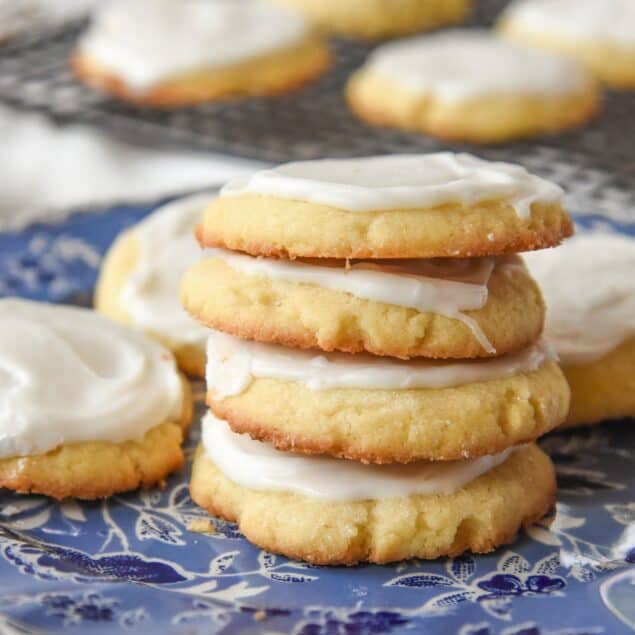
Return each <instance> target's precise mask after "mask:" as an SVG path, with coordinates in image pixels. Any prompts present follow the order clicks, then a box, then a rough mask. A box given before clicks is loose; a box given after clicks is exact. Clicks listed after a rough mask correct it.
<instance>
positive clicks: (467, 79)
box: [359, 29, 592, 104]
mask: <svg viewBox="0 0 635 635" xmlns="http://www.w3.org/2000/svg"><path fill="white" fill-rule="evenodd" d="M359 72H360V73H372V74H373V75H378V76H380V77H382V78H384V79H385V80H386V81H388V82H391V83H393V84H398V85H399V87H400V88H402V89H405V90H407V91H408V93H410V94H412V95H419V96H428V97H430V98H432V99H434V100H436V101H438V102H442V103H448V104H456V103H463V102H469V101H471V100H474V99H479V98H496V97H509V96H532V97H533V96H545V97H553V96H556V97H557V96H566V95H571V94H576V93H580V92H583V91H585V90H587V89H588V86H589V85H590V84H591V83H592V79H591V75H590V74H589V73H587V71H586V70H585V69H584V67H583V66H582V65H580V64H578V63H577V62H575V61H573V60H571V59H569V58H567V57H564V56H562V55H558V54H555V53H549V52H545V51H541V50H539V49H536V48H532V47H530V46H525V45H523V44H516V43H514V42H510V41H507V40H504V39H501V38H498V37H496V36H495V35H492V33H491V32H490V31H485V30H465V29H456V30H450V31H443V32H441V33H438V34H435V35H429V36H423V37H418V38H411V39H407V40H401V41H398V42H391V43H389V44H384V45H383V46H380V47H378V48H376V49H375V50H374V51H373V52H372V53H371V55H370V57H369V59H368V61H367V62H366V63H365V65H364V66H363V67H362V69H361V70H360V71H359Z"/></svg>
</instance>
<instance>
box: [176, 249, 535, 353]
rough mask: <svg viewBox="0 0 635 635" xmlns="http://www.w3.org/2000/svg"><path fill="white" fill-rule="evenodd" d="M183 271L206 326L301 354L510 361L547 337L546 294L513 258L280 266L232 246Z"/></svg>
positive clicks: (192, 308) (186, 292) (186, 297)
mask: <svg viewBox="0 0 635 635" xmlns="http://www.w3.org/2000/svg"><path fill="white" fill-rule="evenodd" d="M206 255H207V256H211V258H210V259H208V260H204V261H201V262H198V263H197V264H195V265H194V266H193V267H192V268H190V269H189V271H188V272H187V273H186V274H185V276H184V278H183V284H182V293H181V295H182V301H183V304H184V306H185V307H186V308H187V310H188V311H189V312H190V313H191V314H192V315H193V316H195V317H196V318H197V319H198V320H200V321H201V322H202V323H204V324H207V325H208V326H211V327H213V328H215V329H219V330H222V331H225V332H228V333H232V334H233V335H238V336H241V337H245V338H248V339H256V340H260V341H266V342H276V343H278V344H284V345H286V346H294V347H299V348H321V349H322V350H325V351H333V350H340V351H346V352H349V353H358V352H361V351H368V352H371V353H375V354H377V355H390V356H393V357H401V358H409V357H416V356H423V357H435V358H448V357H456V358H467V357H487V356H492V355H502V354H504V353H508V352H511V351H517V350H519V349H521V348H524V347H525V346H527V345H529V344H531V343H533V342H534V341H535V340H536V339H537V338H538V336H539V335H540V332H541V331H542V326H543V318H544V304H543V301H542V296H541V295H540V290H539V289H538V287H537V286H536V284H535V283H534V281H533V280H532V279H531V277H530V276H529V274H528V273H527V270H526V269H525V267H524V266H523V265H522V261H521V260H520V259H519V258H517V257H515V256H499V257H492V258H487V257H485V258H471V259H465V260H461V259H456V258H447V259H436V260H401V261H400V260H387V261H369V260H359V261H358V260H351V261H344V260H325V259H321V260H311V261H306V260H278V259H274V258H255V257H253V256H249V255H247V254H242V253H239V252H235V251H228V250H225V249H216V248H210V249H208V250H207V253H206Z"/></svg>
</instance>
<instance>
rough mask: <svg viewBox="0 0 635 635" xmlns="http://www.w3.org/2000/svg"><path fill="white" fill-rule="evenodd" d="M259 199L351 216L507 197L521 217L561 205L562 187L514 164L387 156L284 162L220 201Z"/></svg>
mask: <svg viewBox="0 0 635 635" xmlns="http://www.w3.org/2000/svg"><path fill="white" fill-rule="evenodd" d="M246 193H250V194H260V195H265V196H275V197H278V198H286V199H295V200H300V201H306V202H309V203H315V204H318V205H329V206H331V207H336V208H338V209H341V210H345V211H349V212H375V211H382V210H394V209H415V208H427V207H434V206H437V205H443V204H446V203H461V204H464V205H470V204H473V203H479V202H481V201H485V200H491V199H505V200H507V201H508V202H509V203H510V204H511V205H513V206H514V208H515V209H516V212H517V213H518V215H519V216H521V217H522V218H529V216H530V214H531V204H532V203H534V202H546V203H556V202H559V201H561V199H562V196H563V191H562V189H561V188H560V187H558V186H557V185H555V184H554V183H551V182H549V181H546V180H545V179H541V178H540V177H538V176H534V175H533V174H530V173H529V172H527V170H525V169H524V168H523V167H521V166H520V165H514V164H512V163H502V162H494V161H485V160H484V159H479V158H478V157H475V156H472V155H470V154H463V153H459V154H455V153H452V152H437V153H434V154H392V155H385V156H376V157H363V158H355V159H318V160H315V161H298V162H295V163H285V164H283V165H279V166H278V167H275V168H272V169H268V170H261V171H259V172H256V173H255V174H253V175H251V176H249V177H239V178H236V179H233V180H232V181H230V182H229V183H228V184H227V185H226V186H225V187H224V188H223V189H222V190H221V195H222V196H239V195H241V194H246Z"/></svg>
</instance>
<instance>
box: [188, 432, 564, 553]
mask: <svg viewBox="0 0 635 635" xmlns="http://www.w3.org/2000/svg"><path fill="white" fill-rule="evenodd" d="M215 423H216V424H217V425H218V424H219V423H220V424H222V422H215ZM206 434H207V435H210V436H213V440H214V441H216V442H218V438H219V436H220V435H219V434H218V433H216V434H210V433H209V432H207V433H206V431H205V428H204V437H205V436H206ZM229 434H232V433H229ZM234 436H240V435H234ZM250 443H251V444H255V445H256V446H263V445H264V444H260V443H258V442H255V441H251V442H250ZM228 446H229V448H228ZM208 448H209V444H208V443H205V442H204V443H203V444H202V445H201V446H200V447H199V449H198V451H197V453H196V456H195V459H194V465H193V469H192V480H191V483H190V493H191V496H192V498H193V500H194V501H195V502H196V503H197V504H199V505H200V506H201V507H204V508H205V509H207V510H208V511H209V512H210V513H211V514H213V515H216V516H221V517H223V518H226V519H227V520H231V521H235V522H237V523H238V526H239V528H240V530H241V531H242V532H243V533H244V535H245V537H246V538H247V539H248V540H250V541H251V542H253V543H255V544H256V545H258V546H259V547H261V548H263V549H267V550H268V551H272V552H275V553H281V554H283V555H285V556H288V557H290V558H296V559H300V560H306V561H308V562H311V563H313V564H326V565H339V564H345V565H353V564H357V563H359V562H374V563H379V564H381V563H387V562H394V561H397V560H405V559H408V558H439V557H441V556H456V555H459V554H460V553H462V552H464V551H468V550H469V551H472V552H475V553H487V552H489V551H492V550H494V549H495V548H496V547H498V546H500V545H502V544H506V543H509V542H512V541H513V540H514V538H515V537H516V534H517V532H518V530H519V529H520V528H521V527H522V526H523V525H529V524H531V523H532V522H535V521H537V520H538V519H540V518H541V517H542V516H544V515H545V514H546V513H547V512H548V511H549V510H550V508H551V507H552V505H553V503H554V501H555V489H556V484H555V477H554V469H553V465H552V463H551V461H550V459H549V457H548V456H547V455H546V454H544V453H543V452H542V451H541V450H539V449H538V448H537V447H536V446H535V445H528V446H526V447H523V448H521V449H518V450H516V451H513V452H508V453H505V454H503V455H498V456H494V457H484V458H482V459H476V460H474V461H473V462H465V461H461V462H456V463H451V464H448V463H445V464H440V465H439V464H434V463H424V464H419V465H417V464H413V465H407V466H403V465H401V466H368V465H363V464H360V463H354V462H352V461H341V460H338V459H328V458H324V457H321V458H318V457H298V456H297V455H291V456H285V455H282V456H281V457H276V456H272V454H271V453H272V452H275V451H274V450H271V449H270V448H266V447H261V448H259V447H255V448H254V447H253V446H250V445H249V439H247V440H242V439H241V440H238V441H236V440H230V442H229V443H225V444H223V445H222V447H221V448H219V449H222V450H223V451H225V452H226V453H227V450H228V449H229V450H231V451H230V452H229V453H228V454H229V456H231V457H232V460H233V462H234V464H235V465H234V469H232V466H231V465H227V462H226V461H225V462H224V463H223V467H222V468H221V467H220V463H218V459H219V458H220V459H221V460H222V458H223V457H219V456H218V453H214V454H213V456H214V458H211V456H212V454H210V452H209V449H208ZM466 463H467V465H466ZM341 464H345V465H341ZM264 466H266V468H268V469H267V470H266V471H265V469H263V468H264ZM253 468H259V469H258V470H257V472H256V471H255V470H254V469H253ZM488 468H490V469H488ZM343 495H346V496H347V497H348V499H347V498H342V496H343Z"/></svg>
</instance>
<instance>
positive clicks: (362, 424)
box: [207, 333, 569, 463]
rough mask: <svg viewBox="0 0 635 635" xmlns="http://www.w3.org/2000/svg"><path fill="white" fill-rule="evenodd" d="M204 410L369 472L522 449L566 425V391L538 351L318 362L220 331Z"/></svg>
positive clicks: (239, 428) (284, 446) (211, 351)
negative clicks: (372, 467) (368, 465)
mask: <svg viewBox="0 0 635 635" xmlns="http://www.w3.org/2000/svg"><path fill="white" fill-rule="evenodd" d="M207 388H208V391H209V392H208V404H209V406H210V408H211V409H212V411H213V412H214V413H216V414H217V415H218V416H219V417H221V418H223V419H226V420H227V421H228V422H229V425H230V426H231V427H232V429H233V430H235V431H236V432H247V433H249V435H250V436H252V437H253V438H255V439H259V440H266V441H269V442H271V443H273V444H274V445H275V446H276V447H278V448H279V449H281V450H292V451H294V452H305V453H311V454H316V453H326V454H330V455H333V456H339V457H343V458H347V459H354V460H359V461H363V462H372V463H392V462H401V463H407V462H410V461H417V460H422V459H426V460H434V461H447V460H454V459H461V458H466V457H475V456H482V455H484V454H492V453H496V452H499V451H502V450H504V449H505V448H508V447H510V446H512V445H517V444H520V443H526V442H528V441H532V440H534V439H536V438H537V437H539V436H541V435H543V434H545V433H546V432H548V431H549V430H551V429H552V428H554V427H556V426H557V425H559V424H561V423H562V422H563V421H564V419H565V417H566V415H567V411H568V408H569V387H568V385H567V382H566V380H565V379H564V376H563V375H562V371H561V370H560V368H559V367H558V365H557V363H556V362H555V358H554V357H553V355H552V354H551V352H550V351H549V349H548V348H546V347H544V345H542V344H537V345H535V346H532V347H529V348H527V349H525V350H524V351H522V352H520V353H516V354H514V355H507V356H504V357H498V358H496V359H491V360H482V361H453V362H439V361H432V360H416V361H415V360H411V361H410V362H400V361H397V360H393V359H388V358H381V359H380V358H376V357H370V356H366V355H344V354H339V355H338V354H335V355H327V356H324V355H315V354H314V353H310V352H306V351H299V350H295V349H286V348H282V347H279V346H272V345H270V344H269V345H268V344H258V343H255V342H246V341H243V340H239V339H237V338H234V337H232V336H228V335H225V334H222V333H214V334H212V335H211V336H210V339H209V343H208V366H207Z"/></svg>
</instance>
